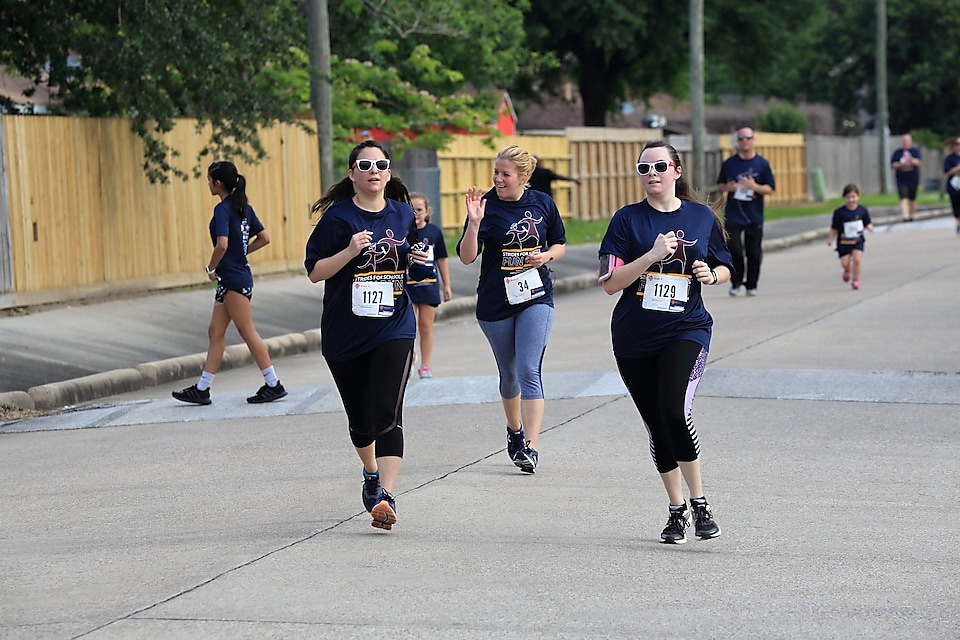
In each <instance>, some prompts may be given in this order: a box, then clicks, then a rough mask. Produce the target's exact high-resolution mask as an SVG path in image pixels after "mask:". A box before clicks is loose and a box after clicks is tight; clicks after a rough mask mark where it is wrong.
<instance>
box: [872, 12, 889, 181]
mask: <svg viewBox="0 0 960 640" xmlns="http://www.w3.org/2000/svg"><path fill="white" fill-rule="evenodd" d="M875 128H876V131H877V135H878V136H880V189H881V193H890V110H889V106H888V105H887V0H877V125H876V127H875Z"/></svg>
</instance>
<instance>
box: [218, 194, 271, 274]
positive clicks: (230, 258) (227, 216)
mask: <svg viewBox="0 0 960 640" xmlns="http://www.w3.org/2000/svg"><path fill="white" fill-rule="evenodd" d="M230 200H231V198H230V196H227V197H226V198H224V199H223V200H221V201H220V204H218V205H217V206H216V207H214V208H213V218H211V219H210V240H211V241H212V242H213V246H217V238H218V237H219V236H226V237H227V252H226V253H224V254H223V258H221V259H220V262H219V263H218V264H217V277H218V278H219V279H220V284H221V285H223V287H224V288H225V289H228V290H231V291H237V290H240V289H246V288H250V287H252V286H253V274H252V273H251V272H250V263H249V262H247V247H248V246H249V244H250V238H251V237H254V236H256V235H257V234H258V233H260V232H261V231H263V224H261V222H260V220H259V218H257V214H256V213H254V211H253V207H251V206H250V205H247V212H246V213H247V215H246V217H245V218H241V217H240V214H239V213H237V212H236V211H235V210H234V207H233V205H232V204H231V202H230Z"/></svg>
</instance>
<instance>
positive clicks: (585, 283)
mask: <svg viewBox="0 0 960 640" xmlns="http://www.w3.org/2000/svg"><path fill="white" fill-rule="evenodd" d="M950 211H951V210H950V209H949V208H948V207H944V208H936V209H927V210H921V211H918V212H917V216H916V218H917V219H918V220H926V219H929V218H936V217H939V216H943V215H947V214H948V213H950ZM899 221H900V216H899V215H886V216H877V217H876V218H875V219H874V221H873V222H874V224H875V225H885V224H894V223H896V222H899ZM827 233H828V230H827V229H826V228H824V229H817V230H814V231H806V232H804V233H798V234H795V235H792V236H787V237H784V238H777V239H774V240H767V241H765V242H764V243H763V249H764V251H780V250H783V249H787V248H790V247H794V246H797V245H800V244H806V243H810V242H814V241H816V240H822V239H825V238H826V237H827ZM593 286H597V275H596V274H594V273H585V274H582V275H576V276H570V277H567V278H561V279H559V280H557V281H556V282H555V283H554V290H555V291H556V293H558V294H560V293H571V292H574V291H580V290H582V289H587V288H590V287H593ZM476 305H477V298H476V296H471V297H464V298H455V299H453V300H451V301H450V302H446V303H444V304H442V305H440V306H439V307H438V308H437V315H436V319H437V320H449V319H450V318H454V317H458V316H461V315H465V314H467V313H470V312H472V311H473V310H474V309H476ZM264 342H265V343H266V345H267V349H268V350H269V351H270V357H271V358H279V357H283V356H288V355H294V354H298V353H306V352H310V351H316V350H318V349H319V348H320V329H311V330H309V331H305V332H303V333H290V334H286V335H282V336H276V337H273V338H267V339H266V340H264ZM205 360H206V353H205V352H204V353H194V354H190V355H184V356H177V357H173V358H167V359H165V360H156V361H153V362H145V363H143V364H141V365H138V366H137V367H136V368H135V369H115V370H113V371H106V372H103V373H95V374H93V375H89V376H84V377H82V378H75V379H73V380H64V381H62V382H54V383H51V384H45V385H40V386H36V387H31V388H30V389H28V390H27V391H26V392H23V391H9V392H5V393H0V404H3V405H7V406H12V407H17V408H20V409H36V410H42V411H53V410H56V409H64V408H68V407H70V406H72V405H75V404H79V403H83V402H90V401H93V400H97V399H99V398H105V397H107V396H112V395H117V394H120V393H126V392H128V391H135V390H138V389H142V388H144V387H151V386H157V385H160V384H166V383H169V382H176V381H177V380H183V379H186V378H193V377H199V376H200V373H201V372H202V371H203V364H204V362H205ZM252 362H253V357H252V356H251V355H250V351H249V350H248V349H247V346H246V345H245V344H239V345H231V346H229V347H227V348H226V350H225V352H224V355H223V361H222V362H221V364H220V370H221V371H224V370H227V369H232V368H235V367H241V366H247V365H249V364H251V363H252Z"/></svg>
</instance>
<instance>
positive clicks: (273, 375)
mask: <svg viewBox="0 0 960 640" xmlns="http://www.w3.org/2000/svg"><path fill="white" fill-rule="evenodd" d="M260 373H262V374H263V381H264V382H266V383H267V386H268V387H275V386H277V383H278V382H280V378H278V377H277V372H276V371H274V370H273V365H270V366H269V367H267V368H266V369H261V370H260Z"/></svg>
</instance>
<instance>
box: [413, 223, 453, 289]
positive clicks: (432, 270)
mask: <svg viewBox="0 0 960 640" xmlns="http://www.w3.org/2000/svg"><path fill="white" fill-rule="evenodd" d="M417 240H418V241H419V242H423V243H424V244H427V245H429V246H430V247H432V248H433V267H426V266H424V267H421V268H419V269H416V270H413V269H411V270H410V271H409V272H408V273H407V286H408V287H429V286H433V287H439V286H440V285H439V282H438V278H439V276H438V275H437V260H439V259H441V258H446V257H448V255H449V254H447V244H446V242H445V241H444V239H443V231H441V230H440V227H438V226H437V225H435V224H430V223H429V222H428V223H427V224H425V225H424V227H423V229H417Z"/></svg>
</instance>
